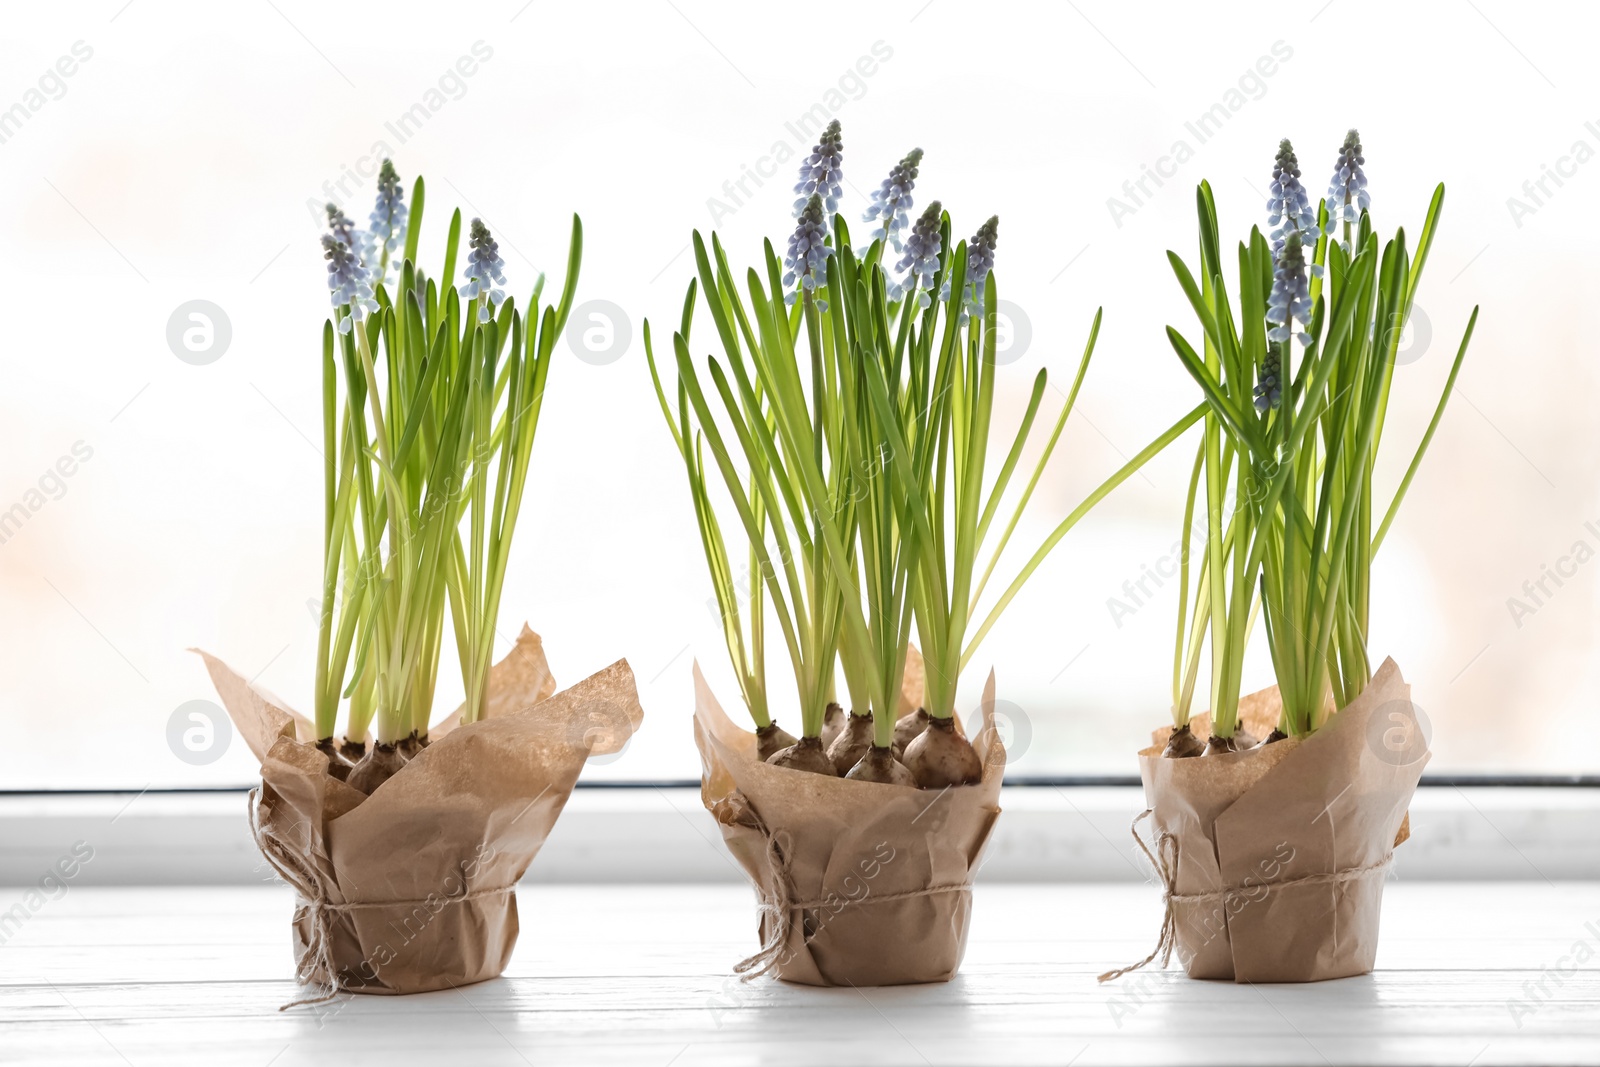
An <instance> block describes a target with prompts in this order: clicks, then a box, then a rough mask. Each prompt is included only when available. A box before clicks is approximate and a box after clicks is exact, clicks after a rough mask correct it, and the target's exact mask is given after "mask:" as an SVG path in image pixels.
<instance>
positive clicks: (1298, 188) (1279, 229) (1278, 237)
mask: <svg viewBox="0 0 1600 1067" xmlns="http://www.w3.org/2000/svg"><path fill="white" fill-rule="evenodd" d="M1267 214H1268V218H1267V224H1268V225H1269V226H1272V227H1273V230H1272V234H1271V237H1272V251H1273V254H1274V256H1276V255H1277V254H1278V253H1281V252H1282V251H1283V248H1284V245H1285V244H1286V243H1287V241H1288V239H1289V237H1290V236H1291V235H1294V234H1298V235H1299V237H1300V241H1301V243H1303V244H1310V243H1312V242H1314V241H1315V240H1316V239H1317V234H1318V232H1319V231H1318V230H1317V213H1316V212H1315V211H1313V210H1312V209H1311V200H1310V198H1309V197H1308V196H1307V195H1306V187H1305V186H1304V185H1301V184H1300V162H1299V160H1297V159H1295V155H1294V148H1293V147H1291V146H1290V144H1289V142H1288V141H1287V140H1284V141H1281V142H1279V144H1278V157H1277V159H1276V160H1274V161H1273V165H1272V186H1271V188H1270V189H1269V190H1268V192H1267Z"/></svg>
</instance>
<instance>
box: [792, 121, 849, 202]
mask: <svg viewBox="0 0 1600 1067" xmlns="http://www.w3.org/2000/svg"><path fill="white" fill-rule="evenodd" d="M843 180H844V135H843V134H842V133H841V132H840V130H839V120H838V119H834V120H833V121H832V122H830V123H828V128H827V129H825V130H823V131H822V139H821V140H820V141H818V142H817V144H816V146H815V147H814V148H812V149H811V154H810V155H809V156H807V157H806V158H805V159H803V160H801V161H800V180H799V181H798V182H796V183H795V187H794V191H795V195H796V196H797V197H798V198H799V199H797V200H796V201H795V202H794V217H795V218H799V217H800V216H801V215H803V214H805V211H806V207H807V205H808V204H809V203H810V201H811V197H812V196H820V197H822V206H823V208H824V209H826V211H827V214H828V217H829V218H831V217H832V216H833V213H834V212H835V211H837V210H838V208H839V195H840V193H841V189H840V186H839V183H840V182H841V181H843Z"/></svg>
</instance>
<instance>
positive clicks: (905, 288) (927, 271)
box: [889, 200, 944, 308]
mask: <svg viewBox="0 0 1600 1067" xmlns="http://www.w3.org/2000/svg"><path fill="white" fill-rule="evenodd" d="M943 212H944V205H942V204H940V203H939V201H937V200H935V201H934V202H933V203H931V204H929V205H928V207H927V210H925V211H924V212H923V213H922V214H921V216H919V217H918V219H917V221H916V224H915V225H914V226H912V227H911V236H910V237H907V238H906V243H905V254H904V255H902V256H901V257H900V262H898V263H896V264H895V268H894V269H895V270H897V271H900V272H903V273H904V275H905V276H904V277H903V278H901V279H900V280H899V281H897V282H895V283H894V284H893V285H891V286H890V287H889V299H890V300H891V301H893V302H895V303H900V302H902V301H904V300H909V299H912V298H913V297H914V298H915V299H916V301H917V306H918V307H924V308H925V307H927V306H928V305H929V304H931V303H933V298H932V297H931V296H930V295H929V294H928V290H929V289H931V288H932V287H933V278H934V275H936V274H938V273H939V253H940V251H941V250H942V249H943V247H944V242H943V240H942V239H941V237H940V234H939V219H940V216H941V215H942V214H943Z"/></svg>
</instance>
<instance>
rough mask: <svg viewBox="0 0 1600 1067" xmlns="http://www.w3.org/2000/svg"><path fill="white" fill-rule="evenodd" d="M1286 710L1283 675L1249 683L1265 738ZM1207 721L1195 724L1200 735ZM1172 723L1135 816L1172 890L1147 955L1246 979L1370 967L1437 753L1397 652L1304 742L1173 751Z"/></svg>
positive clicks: (1250, 703)
mask: <svg viewBox="0 0 1600 1067" xmlns="http://www.w3.org/2000/svg"><path fill="white" fill-rule="evenodd" d="M1281 707H1282V704H1281V700H1280V698H1279V695H1278V689H1277V687H1276V686H1273V687H1271V688H1269V689H1264V690H1262V691H1260V692H1258V693H1253V694H1251V695H1249V696H1247V697H1244V698H1242V699H1241V701H1240V708H1239V718H1240V723H1241V724H1242V725H1243V726H1245V727H1246V728H1248V729H1249V730H1250V731H1251V732H1252V733H1255V734H1256V735H1257V736H1258V737H1265V736H1266V735H1267V734H1269V733H1270V732H1271V731H1272V730H1273V728H1274V727H1276V726H1277V723H1278V715H1279V712H1280V710H1281ZM1208 725H1209V721H1208V719H1207V718H1205V717H1197V718H1195V719H1192V720H1191V721H1190V729H1191V730H1192V731H1193V732H1194V733H1195V734H1196V736H1197V737H1199V739H1200V740H1201V741H1204V740H1205V739H1206V737H1207V736H1208V735H1209V731H1208V729H1207V727H1208ZM1169 732H1170V729H1162V730H1158V731H1156V733H1155V735H1154V738H1153V740H1154V742H1155V743H1154V744H1152V745H1151V746H1150V747H1149V748H1146V749H1144V750H1143V751H1141V752H1140V753H1139V768H1140V775H1141V777H1142V778H1143V780H1144V792H1145V803H1146V806H1147V808H1148V810H1147V811H1146V812H1145V814H1144V815H1142V816H1140V819H1143V818H1145V817H1146V816H1148V817H1149V819H1150V822H1151V823H1152V824H1153V829H1151V830H1150V831H1149V836H1150V837H1151V838H1152V840H1153V847H1151V846H1148V845H1146V844H1145V841H1144V840H1143V839H1142V838H1140V835H1139V832H1138V831H1139V828H1138V825H1137V820H1136V823H1135V828H1134V836H1135V838H1136V839H1137V840H1139V843H1140V847H1141V848H1143V849H1144V850H1145V851H1146V854H1147V855H1149V856H1150V858H1151V860H1152V862H1153V863H1154V864H1155V867H1156V873H1157V875H1158V877H1160V878H1161V880H1162V882H1163V883H1164V884H1165V896H1166V899H1167V915H1166V920H1165V923H1164V925H1163V929H1162V933H1161V939H1160V941H1159V942H1158V944H1157V946H1156V951H1155V952H1153V953H1151V956H1150V957H1149V958H1147V959H1146V960H1145V961H1144V962H1146V963H1148V962H1150V961H1151V960H1153V959H1154V958H1155V957H1156V956H1157V955H1162V956H1163V957H1165V955H1166V954H1167V953H1170V952H1171V951H1173V950H1176V951H1177V954H1178V960H1179V962H1181V963H1182V964H1183V968H1184V970H1185V971H1186V972H1187V973H1188V975H1189V977H1191V978H1216V979H1232V980H1234V981H1236V982H1316V981H1321V980H1323V979H1327V978H1345V977H1349V976H1351V975H1358V974H1366V973H1367V972H1369V971H1371V970H1372V964H1373V959H1374V956H1375V955H1376V952H1377V947H1378V912H1379V908H1380V906H1381V904H1382V900H1383V882H1384V877H1385V875H1386V873H1387V871H1388V868H1389V865H1390V863H1391V861H1392V859H1393V854H1394V849H1395V847H1396V846H1398V845H1399V844H1400V843H1401V842H1402V841H1404V840H1405V839H1406V837H1407V836H1409V831H1410V827H1409V823H1408V817H1407V812H1406V809H1407V806H1408V805H1409V804H1410V802H1411V796H1412V794H1413V793H1414V792H1415V790H1416V787H1417V780H1418V779H1419V778H1420V777H1421V776H1422V768H1423V767H1424V766H1425V765H1426V764H1427V762H1428V759H1429V756H1430V755H1431V753H1430V752H1429V751H1428V748H1427V742H1426V740H1425V739H1424V738H1423V737H1422V735H1421V731H1420V730H1418V729H1417V719H1416V712H1415V709H1414V708H1413V706H1412V704H1411V687H1410V686H1409V685H1408V684H1407V683H1406V681H1405V679H1403V678H1402V677H1401V676H1400V668H1399V667H1398V666H1396V665H1395V662H1394V660H1392V659H1386V660H1385V661H1384V663H1383V666H1382V667H1380V668H1379V669H1378V672H1377V674H1376V675H1375V676H1374V677H1373V679H1372V681H1371V683H1370V684H1369V685H1368V686H1367V688H1366V689H1365V690H1364V691H1363V692H1362V694H1361V695H1360V696H1359V697H1357V698H1356V699H1355V700H1354V701H1352V702H1351V703H1350V704H1349V705H1348V706H1346V707H1345V708H1344V709H1343V710H1341V711H1339V712H1337V713H1336V714H1333V715H1331V716H1330V717H1329V718H1328V720H1327V723H1326V725H1324V726H1323V728H1322V729H1320V730H1318V731H1317V732H1316V733H1314V734H1312V735H1310V736H1309V737H1307V738H1304V739H1299V738H1293V737H1291V738H1285V739H1283V740H1281V741H1276V742H1274V743H1272V744H1270V745H1266V746H1264V747H1261V748H1254V749H1249V750H1246V751H1244V752H1237V753H1229V754H1225V755H1217V756H1201V757H1193V758H1188V759H1167V758H1164V757H1163V756H1162V755H1161V752H1162V748H1163V747H1164V746H1165V744H1166V738H1167V735H1168V733H1169ZM1397 742H1398V743H1397ZM1142 965H1143V964H1135V965H1134V966H1135V967H1137V966H1142ZM1132 969H1133V968H1132V967H1130V968H1124V969H1122V970H1120V971H1112V972H1110V973H1109V974H1107V975H1103V976H1101V977H1102V981H1104V980H1107V979H1109V978H1113V977H1117V976H1119V975H1120V974H1122V973H1124V972H1125V971H1127V970H1132Z"/></svg>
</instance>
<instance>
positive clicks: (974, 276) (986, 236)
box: [939, 215, 1000, 326]
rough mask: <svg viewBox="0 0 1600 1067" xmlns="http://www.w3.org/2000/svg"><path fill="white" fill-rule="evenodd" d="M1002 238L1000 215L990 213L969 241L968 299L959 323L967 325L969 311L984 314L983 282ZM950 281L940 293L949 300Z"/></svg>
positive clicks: (963, 304) (990, 268) (963, 305)
mask: <svg viewBox="0 0 1600 1067" xmlns="http://www.w3.org/2000/svg"><path fill="white" fill-rule="evenodd" d="M999 238H1000V216H999V215H990V216H989V221H988V222H986V223H984V224H983V225H982V226H979V227H978V232H977V233H975V234H973V235H972V239H971V240H969V241H968V242H967V282H968V288H967V292H966V299H965V300H964V301H963V302H962V307H961V317H960V318H959V319H958V320H957V323H958V324H959V325H963V326H964V325H966V322H967V319H968V318H969V317H970V315H969V313H974V312H975V313H976V314H978V315H982V314H983V283H984V280H985V279H987V278H988V277H989V272H990V271H992V270H994V246H995V242H996V241H998V240H999ZM949 288H950V283H949V282H948V281H947V282H945V290H946V291H945V292H942V293H940V294H939V296H940V298H941V299H945V300H948V299H949V298H950V293H949Z"/></svg>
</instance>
